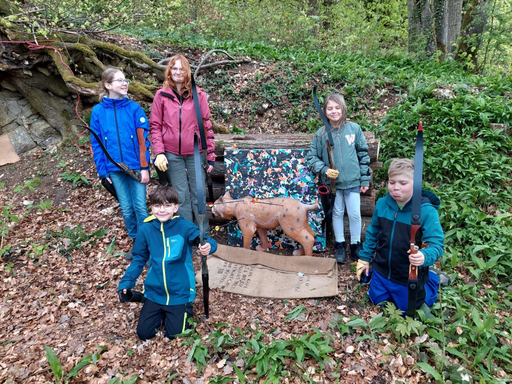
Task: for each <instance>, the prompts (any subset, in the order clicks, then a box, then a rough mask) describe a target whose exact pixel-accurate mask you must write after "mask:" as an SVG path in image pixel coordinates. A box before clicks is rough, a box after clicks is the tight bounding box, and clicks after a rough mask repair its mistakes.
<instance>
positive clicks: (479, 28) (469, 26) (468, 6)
mask: <svg viewBox="0 0 512 384" xmlns="http://www.w3.org/2000/svg"><path fill="white" fill-rule="evenodd" d="M488 4H489V0H469V1H467V2H465V4H464V17H463V18H462V25H461V33H460V35H461V38H460V41H459V45H458V47H457V52H456V55H455V58H456V60H459V61H462V62H468V61H469V62H470V63H471V64H472V69H474V70H475V71H478V69H479V65H478V53H479V51H480V48H481V47H482V42H483V33H484V30H485V27H486V25H487V18H488V14H487V5H488Z"/></svg>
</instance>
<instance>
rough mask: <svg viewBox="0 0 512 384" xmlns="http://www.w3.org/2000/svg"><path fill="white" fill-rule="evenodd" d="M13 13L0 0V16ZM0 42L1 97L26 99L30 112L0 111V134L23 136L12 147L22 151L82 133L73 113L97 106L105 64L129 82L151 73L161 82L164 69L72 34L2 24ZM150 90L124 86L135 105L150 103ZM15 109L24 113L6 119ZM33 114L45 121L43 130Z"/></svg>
mask: <svg viewBox="0 0 512 384" xmlns="http://www.w3.org/2000/svg"><path fill="white" fill-rule="evenodd" d="M14 12H19V11H18V10H17V9H16V8H14V7H13V6H12V4H11V2H9V1H6V0H0V15H3V16H8V15H10V14H13V13H14ZM36 39H37V40H36ZM0 41H2V43H0V47H1V54H0V93H2V94H1V99H2V100H11V101H12V100H15V98H14V99H13V96H12V95H13V94H12V93H13V92H14V93H15V94H19V95H21V97H20V98H21V99H23V100H22V103H23V102H25V101H24V100H26V101H28V103H29V104H30V106H31V109H27V108H22V106H23V104H22V106H16V107H13V108H11V111H6V112H5V114H6V115H9V116H8V117H7V118H6V119H3V120H8V121H4V122H5V123H6V125H3V126H0V135H1V134H5V133H8V134H9V136H10V137H11V141H13V140H12V137H13V136H19V137H27V140H26V141H25V143H19V142H18V143H17V144H18V148H25V149H26V150H31V149H32V148H33V147H34V145H40V144H41V145H40V147H41V148H43V149H47V148H45V145H44V144H43V143H50V142H51V143H52V145H54V143H55V138H56V137H59V140H58V141H59V142H60V139H62V140H63V141H64V142H65V143H70V142H73V141H74V138H75V137H76V135H77V133H78V132H79V131H81V130H82V129H78V128H77V126H78V125H79V124H82V122H81V121H80V120H81V118H80V117H79V116H78V115H77V113H76V112H75V111H77V112H78V113H79V114H80V115H82V111H83V109H84V107H85V108H89V107H91V106H92V105H93V104H96V103H97V102H98V94H99V92H100V90H101V82H100V76H101V73H102V72H103V70H104V69H105V68H106V66H107V65H117V66H120V67H122V69H123V71H125V73H126V75H127V77H128V76H129V77H130V78H143V77H142V76H140V75H141V74H143V75H146V74H145V73H144V72H148V71H147V70H148V69H151V72H152V73H155V76H156V77H157V79H154V80H158V82H159V81H160V80H161V79H163V68H164V67H163V66H161V65H159V64H157V63H155V62H153V61H152V60H151V59H149V58H148V57H147V56H146V55H144V54H142V53H140V52H137V51H130V50H126V49H123V48H121V47H119V46H117V45H115V44H111V43H107V42H103V41H100V40H96V39H90V38H87V37H84V36H80V35H77V34H74V33H69V32H66V33H60V34H58V35H56V36H51V37H48V38H46V37H42V36H32V35H26V32H25V28H24V27H23V25H20V24H16V23H10V24H9V23H8V22H5V23H3V24H1V25H0ZM71 69H73V72H72V71H71ZM146 76H147V75H146ZM155 89H156V86H151V85H146V84H143V83H141V82H138V81H133V82H132V83H131V84H130V94H131V95H133V96H135V98H136V99H137V100H138V101H141V100H142V101H151V100H152V99H153V91H154V90H155ZM20 109H23V113H24V115H23V116H16V118H11V117H13V116H14V115H16V111H17V110H20ZM34 113H36V114H38V115H40V116H42V117H43V118H44V120H45V121H46V122H47V123H48V124H45V128H44V129H41V121H39V120H40V118H36V117H34V116H35V114H34ZM47 128H48V129H47ZM49 130H51V132H50V131H49ZM43 131H44V132H43ZM43 133H44V137H41V135H42V134H43ZM18 148H16V147H15V149H18Z"/></svg>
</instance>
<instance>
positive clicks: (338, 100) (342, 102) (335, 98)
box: [323, 93, 347, 127]
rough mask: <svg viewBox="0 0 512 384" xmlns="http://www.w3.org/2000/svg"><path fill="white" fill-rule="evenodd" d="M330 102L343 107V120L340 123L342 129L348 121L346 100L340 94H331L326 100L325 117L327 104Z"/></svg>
mask: <svg viewBox="0 0 512 384" xmlns="http://www.w3.org/2000/svg"><path fill="white" fill-rule="evenodd" d="M329 101H334V102H335V103H336V104H338V105H339V106H340V107H341V120H340V123H341V124H340V127H341V126H342V125H343V124H345V122H346V121H347V104H346V103H345V99H344V97H343V96H342V95H340V94H339V93H331V94H329V95H328V96H327V97H326V98H325V103H324V108H323V111H324V115H325V114H326V111H327V103H328V102H329Z"/></svg>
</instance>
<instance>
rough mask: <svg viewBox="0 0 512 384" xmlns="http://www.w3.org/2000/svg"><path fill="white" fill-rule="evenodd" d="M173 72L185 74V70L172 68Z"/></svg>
mask: <svg viewBox="0 0 512 384" xmlns="http://www.w3.org/2000/svg"><path fill="white" fill-rule="evenodd" d="M171 71H173V72H185V68H176V67H172V68H171Z"/></svg>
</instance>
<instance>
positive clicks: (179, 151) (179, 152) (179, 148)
mask: <svg viewBox="0 0 512 384" xmlns="http://www.w3.org/2000/svg"><path fill="white" fill-rule="evenodd" d="M178 103H180V124H179V126H180V141H179V147H178V154H180V155H181V105H182V104H181V101H180V100H178Z"/></svg>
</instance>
